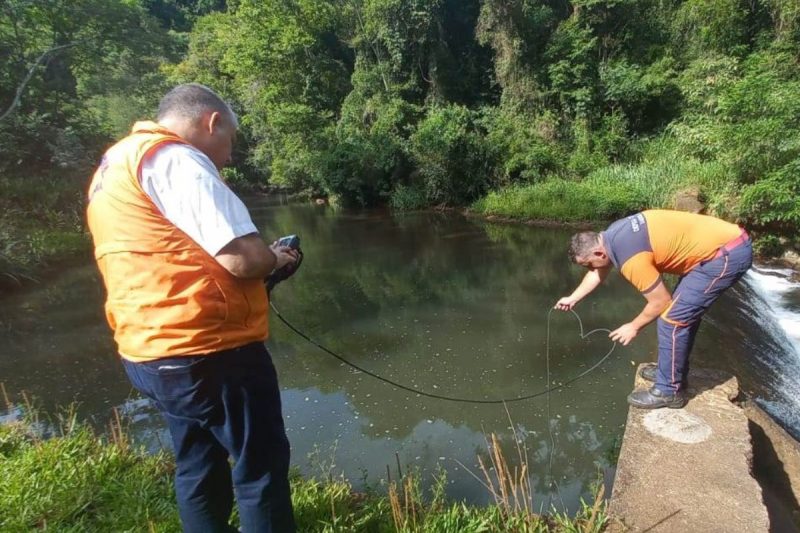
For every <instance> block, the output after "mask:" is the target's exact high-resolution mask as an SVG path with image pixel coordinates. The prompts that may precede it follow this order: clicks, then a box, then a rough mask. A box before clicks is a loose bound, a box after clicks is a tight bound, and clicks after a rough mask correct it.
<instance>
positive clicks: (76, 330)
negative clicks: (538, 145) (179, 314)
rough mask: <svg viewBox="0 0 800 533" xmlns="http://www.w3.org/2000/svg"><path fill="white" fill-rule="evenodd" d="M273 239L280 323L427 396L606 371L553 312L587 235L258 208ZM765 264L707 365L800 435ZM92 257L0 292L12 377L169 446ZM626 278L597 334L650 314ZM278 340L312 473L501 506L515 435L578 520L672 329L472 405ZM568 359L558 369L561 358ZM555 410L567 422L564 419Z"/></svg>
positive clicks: (709, 344)
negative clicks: (121, 417)
mask: <svg viewBox="0 0 800 533" xmlns="http://www.w3.org/2000/svg"><path fill="white" fill-rule="evenodd" d="M248 203H249V206H250V208H251V212H252V214H253V217H254V219H255V220H256V221H257V224H258V226H259V227H260V228H261V230H262V232H263V234H264V235H265V236H268V237H277V236H281V235H286V234H290V233H296V234H298V235H299V236H300V238H301V239H302V246H303V250H304V253H305V261H304V263H303V266H302V268H301V270H300V271H299V273H298V274H297V275H296V276H295V277H294V278H292V279H291V280H289V281H287V282H285V283H283V284H281V285H279V286H278V288H277V289H276V290H275V293H274V295H273V296H274V297H273V302H274V304H275V306H276V307H277V309H278V310H279V311H280V313H281V314H282V315H283V316H284V317H286V319H287V320H289V321H290V322H292V323H293V324H294V325H295V326H297V327H298V328H300V329H301V330H302V331H303V332H304V333H306V334H307V335H308V336H310V337H311V338H313V339H314V340H315V341H317V342H319V343H321V344H322V345H324V346H326V347H328V348H329V349H331V350H332V351H334V352H336V353H338V354H341V355H342V356H344V357H345V358H347V359H348V360H350V361H352V362H354V363H356V364H357V365H359V366H361V367H363V368H365V369H367V370H369V371H370V372H374V373H376V374H379V375H381V376H385V377H386V378H388V379H391V380H393V381H395V382H398V383H401V384H404V385H406V386H408V387H411V388H415V389H419V390H424V391H428V392H430V393H433V394H437V395H443V396H457V397H466V398H471V399H482V400H486V399H498V398H513V397H517V396H520V395H526V394H531V393H535V392H537V391H540V390H543V389H544V388H546V387H547V372H548V369H549V371H550V378H551V384H557V383H561V382H564V381H567V380H569V379H571V378H573V377H574V376H576V375H577V374H579V373H581V372H583V371H585V370H586V369H588V368H589V367H591V366H592V365H594V364H595V363H596V362H597V361H599V360H600V358H602V357H603V356H604V355H605V354H606V353H607V352H608V351H609V350H610V349H611V348H612V344H611V343H610V342H609V341H608V339H607V338H606V337H605V335H603V334H596V335H592V336H590V337H588V338H587V339H581V338H580V336H579V333H580V330H579V325H578V322H577V320H576V319H575V318H574V317H573V316H572V315H571V314H569V313H553V314H552V315H549V316H550V321H551V322H550V328H551V329H550V339H551V342H550V346H549V351H548V346H547V343H546V340H547V326H548V314H549V310H550V308H551V307H552V305H553V303H554V302H555V301H556V300H557V299H558V297H559V296H562V295H565V294H567V293H568V292H569V291H570V290H571V289H572V288H573V287H574V285H575V284H576V283H577V282H578V281H579V280H580V277H581V276H582V274H583V272H582V271H581V269H580V268H579V267H575V266H573V265H570V264H569V262H568V261H567V257H566V251H565V250H566V242H567V239H568V237H569V233H570V232H569V231H567V230H564V229H543V228H531V227H528V226H524V225H510V224H509V225H503V224H493V223H488V222H485V221H482V220H477V219H469V218H465V217H463V216H462V215H460V214H457V213H435V212H419V213H408V214H394V215H393V214H391V213H389V212H385V211H365V212H348V211H343V210H337V209H333V208H331V207H328V206H315V205H306V204H302V205H300V204H291V205H289V204H285V203H281V202H276V201H273V200H269V199H264V198H260V199H251V200H249V201H248ZM788 274H789V273H787V272H785V271H780V270H777V269H767V268H759V269H758V270H754V271H753V272H751V273H750V274H748V276H747V278H746V279H745V281H744V283H741V284H739V285H738V286H737V287H735V288H734V289H732V290H730V291H728V292H727V293H726V294H724V295H723V297H722V298H721V299H720V301H719V302H718V303H717V304H716V305H715V306H714V307H713V308H712V310H711V311H710V312H709V313H708V314H707V316H706V319H705V324H704V325H703V327H702V328H701V330H700V333H699V335H698V340H697V345H696V348H695V355H694V358H693V364H694V365H698V366H701V365H702V366H712V367H717V368H724V369H727V370H730V371H732V372H733V373H735V374H736V375H738V376H739V378H740V382H741V386H742V388H743V389H744V390H745V391H747V392H748V393H749V394H751V395H752V396H753V397H754V398H756V399H757V401H759V403H761V404H762V405H763V406H764V407H765V408H766V409H767V410H768V411H769V412H771V413H772V414H773V415H774V416H775V417H776V418H778V420H779V421H780V422H781V423H782V424H784V425H785V426H786V427H787V428H788V429H789V430H790V431H791V432H792V433H793V434H794V435H795V436H798V435H800V420H798V415H797V413H800V409H798V402H800V400H799V398H800V356H798V350H797V345H798V343H800V329H798V322H797V317H798V316H800V297H799V295H800V288H798V285H797V284H796V283H792V282H791V281H789V275H788ZM102 299H103V291H102V288H101V286H100V284H99V281H98V274H97V271H96V268H95V266H94V264H93V263H92V262H91V259H90V258H87V260H86V263H85V264H84V265H81V266H78V267H74V268H70V269H68V270H65V271H64V272H63V273H61V274H60V275H59V276H57V277H56V278H54V279H50V280H48V281H47V283H46V284H42V285H41V286H37V287H34V288H32V289H30V290H27V291H25V292H22V293H17V294H14V295H12V296H10V297H4V298H3V299H2V301H0V382H2V383H4V386H5V389H6V390H7V391H8V392H9V395H10V396H11V398H12V401H14V402H16V403H20V402H21V400H20V399H21V393H22V392H23V391H25V392H26V394H27V395H28V397H30V398H33V399H34V400H35V402H36V403H37V404H38V405H40V406H41V407H42V408H43V409H44V410H45V411H47V412H50V413H53V412H55V411H56V409H57V407H58V406H61V407H63V406H66V405H69V404H70V403H72V402H77V409H78V412H79V414H80V415H81V416H82V417H83V418H86V419H89V420H90V421H92V422H93V423H94V424H96V425H97V426H99V427H103V426H104V425H105V424H107V422H108V420H109V418H110V416H111V412H112V408H114V407H116V408H118V409H119V410H121V411H122V412H123V413H125V414H127V415H128V420H129V422H128V423H129V432H130V433H131V434H132V435H133V437H134V438H135V439H136V440H137V441H139V442H141V443H143V444H144V445H145V446H147V447H148V448H150V449H155V448H157V447H159V446H161V445H167V443H168V442H169V439H168V438H167V436H166V434H165V430H164V427H163V425H162V423H161V420H160V419H159V417H158V416H157V415H156V414H155V413H154V411H153V410H152V407H151V406H150V405H149V404H148V403H147V402H145V401H143V400H141V399H139V398H138V397H137V396H136V395H135V394H134V393H133V392H132V390H131V387H130V385H129V384H128V382H127V380H126V378H125V375H124V373H123V371H122V369H121V366H120V365H119V362H118V361H117V358H116V356H115V352H114V345H113V342H112V339H111V335H110V332H109V330H108V327H107V325H106V324H105V321H104V318H103V314H102ZM642 304H643V300H642V299H641V297H640V296H639V295H638V294H637V293H636V292H635V291H634V290H633V288H632V287H630V286H629V285H628V283H627V282H625V281H624V280H623V279H622V278H621V277H619V276H618V275H613V276H611V278H610V279H609V281H608V283H607V286H605V287H603V288H602V289H601V290H599V291H597V292H596V293H595V294H593V295H592V296H591V297H590V298H589V299H588V300H586V301H585V302H582V303H581V305H579V306H578V307H577V309H576V310H577V312H578V313H579V314H580V317H581V319H582V321H583V323H584V327H585V328H586V329H587V330H591V329H594V328H609V329H613V328H615V327H617V326H619V325H620V324H622V323H623V322H625V321H627V320H629V319H630V318H631V317H633V316H635V314H636V313H637V312H638V311H639V310H640V308H641V306H642ZM268 346H269V348H270V350H271V352H272V354H273V358H274V360H275V364H276V367H277V368H278V373H279V378H280V382H281V387H282V394H283V396H282V397H283V408H284V415H285V418H286V426H287V431H288V434H289V439H290V441H291V443H292V454H293V460H292V462H293V464H294V465H296V466H297V467H299V468H300V470H301V471H302V472H303V473H305V474H307V475H320V476H323V475H324V476H325V477H327V476H330V475H334V476H335V475H344V476H346V477H347V478H348V479H350V480H351V481H352V482H353V484H354V485H355V486H356V488H363V487H365V486H371V487H378V488H379V490H380V486H381V483H383V482H384V481H385V480H386V478H387V472H388V475H391V476H392V477H395V476H396V474H397V469H398V464H399V465H400V468H401V469H402V470H403V471H404V472H405V471H409V470H416V471H418V472H419V474H420V475H421V477H422V479H423V481H424V482H425V483H426V484H427V483H429V482H430V480H431V479H432V477H433V475H434V474H435V473H436V472H439V471H443V472H446V475H447V492H448V495H449V496H450V497H452V498H456V499H464V500H466V501H468V502H472V503H485V502H488V501H490V500H491V495H490V494H489V493H488V492H487V490H486V489H485V488H484V487H483V486H482V485H481V484H480V483H479V482H478V481H477V480H476V479H475V478H474V477H473V474H474V475H477V476H478V477H482V476H481V474H480V472H479V469H478V460H477V459H478V457H479V456H482V457H484V458H485V457H486V448H487V446H486V441H487V438H488V437H489V435H491V434H492V433H494V434H497V436H498V437H499V439H500V441H501V442H502V444H503V447H504V450H505V452H506V455H507V456H508V458H509V460H510V461H511V462H512V463H514V462H515V461H516V459H515V458H516V457H517V455H518V451H517V450H518V447H517V444H519V450H521V451H522V453H523V455H527V458H528V459H527V460H528V463H529V466H530V469H531V472H532V481H533V485H534V487H535V500H534V506H535V507H538V508H544V509H548V508H550V506H551V505H553V506H555V507H556V508H557V509H566V510H567V511H570V512H573V511H575V510H576V509H577V508H578V506H579V501H580V498H581V497H584V498H585V497H590V495H591V493H592V489H591V487H592V484H593V483H596V482H597V481H598V480H602V479H605V480H606V481H608V480H609V479H612V478H613V464H614V461H615V454H616V452H617V448H618V446H619V443H620V440H621V437H622V431H623V428H624V424H625V418H626V414H627V410H628V407H627V404H626V402H625V398H626V396H627V394H628V393H629V392H630V389H631V384H632V382H633V376H634V371H635V368H636V366H637V365H638V364H639V363H642V362H645V361H651V360H654V359H655V357H656V337H655V328H654V327H650V328H647V329H646V330H645V331H643V332H642V333H641V334H640V335H639V337H637V339H636V340H635V341H634V342H633V343H632V344H631V345H630V346H628V347H621V346H617V347H615V348H614V351H613V352H612V353H611V356H610V357H609V358H608V360H607V361H605V363H603V364H602V365H601V366H600V367H599V368H598V369H597V370H595V371H593V372H591V373H589V374H588V375H587V376H586V377H584V378H582V379H581V380H579V381H577V382H576V383H574V384H572V385H570V386H568V387H566V388H564V389H563V390H559V391H556V392H553V393H551V394H549V395H542V396H539V397H537V398H534V399H531V400H527V401H522V402H513V403H509V404H507V409H506V408H504V406H503V405H495V404H488V405H481V404H469V403H457V402H451V401H443V400H438V399H432V398H427V397H423V396H420V395H417V394H414V393H411V392H407V391H405V390H401V389H398V388H397V387H393V386H391V385H388V384H386V383H384V382H381V381H378V380H376V379H374V378H373V377H371V376H369V375H367V374H365V373H363V372H359V371H356V370H354V369H352V368H351V367H348V366H347V365H345V364H343V363H341V362H340V361H338V360H336V359H334V358H333V357H331V356H330V355H328V354H326V353H325V352H324V351H322V350H320V349H319V348H317V347H315V346H313V345H312V344H310V343H308V342H307V341H306V340H304V339H303V338H301V337H300V336H298V335H297V334H295V333H294V332H293V331H291V330H290V329H288V328H287V327H286V326H285V325H284V324H282V323H281V322H280V321H279V320H277V317H275V316H273V317H272V319H271V338H270V340H269V342H268ZM548 353H549V361H548V358H547V357H546V356H547V355H548ZM548 413H549V415H548Z"/></svg>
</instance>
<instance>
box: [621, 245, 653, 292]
mask: <svg viewBox="0 0 800 533" xmlns="http://www.w3.org/2000/svg"><path fill="white" fill-rule="evenodd" d="M619 271H620V273H621V274H622V275H623V276H624V277H625V279H627V280H628V281H630V282H631V284H632V285H633V286H634V287H636V288H637V289H638V290H639V291H640V292H642V293H644V294H647V293H648V292H650V291H652V290H653V289H655V288H656V285H658V282H659V281H661V272H659V271H658V269H657V268H656V264H655V260H654V256H653V252H639V253H638V254H636V255H634V256H632V257H631V258H630V259H628V260H627V261H625V263H623V265H622V267H621V268H620V269H619Z"/></svg>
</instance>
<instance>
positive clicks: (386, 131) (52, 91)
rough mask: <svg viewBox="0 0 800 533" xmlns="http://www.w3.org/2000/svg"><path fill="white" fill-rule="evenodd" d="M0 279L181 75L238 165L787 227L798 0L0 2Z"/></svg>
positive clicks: (558, 212) (275, 173)
mask: <svg viewBox="0 0 800 533" xmlns="http://www.w3.org/2000/svg"><path fill="white" fill-rule="evenodd" d="M0 71H1V73H0V193H1V194H2V195H1V196H0V208H2V211H0V277H3V276H2V275H5V277H7V278H12V279H17V280H18V279H20V278H21V277H24V276H25V275H26V272H29V271H30V270H29V268H30V267H31V265H36V264H40V263H42V262H46V261H47V260H48V258H50V257H57V256H59V255H60V254H61V255H63V254H68V253H69V252H70V250H74V249H76V248H80V247H81V246H83V245H84V244H82V243H85V237H84V236H83V215H82V213H83V208H84V200H83V192H84V191H83V189H84V188H85V184H86V183H87V180H88V176H89V174H90V173H91V170H92V167H93V165H94V164H95V162H96V161H97V160H98V158H99V156H100V155H101V153H102V151H103V149H104V148H105V147H106V146H108V145H109V144H110V143H111V142H112V141H113V139H115V138H118V137H120V136H122V135H124V133H125V132H126V131H127V130H128V129H129V127H130V125H131V124H132V122H133V121H134V120H136V119H139V118H149V117H152V116H153V114H154V110H155V108H156V105H157V102H158V99H159V98H160V96H161V95H162V94H163V93H164V92H165V91H166V90H167V89H168V88H169V87H171V86H172V85H174V84H177V83H181V82H186V81H198V82H200V83H204V84H206V85H208V86H210V87H212V88H213V89H215V90H217V91H218V92H220V94H222V95H223V96H224V97H226V98H227V99H229V100H230V101H231V102H232V104H233V105H234V108H235V110H236V111H237V112H238V113H239V115H240V118H241V125H242V132H241V135H240V142H239V144H238V146H237V148H236V151H237V153H236V157H235V165H234V166H233V167H231V168H229V169H226V170H225V177H226V179H228V180H229V181H230V182H231V183H233V184H235V185H237V186H247V185H248V184H249V185H253V184H257V185H262V186H263V185H267V184H269V185H270V186H272V187H280V188H285V189H289V190H292V191H296V192H301V193H303V194H306V195H309V196H326V197H330V198H332V199H334V200H336V201H337V202H339V203H340V204H341V205H345V206H350V205H353V206H376V205H390V206H392V207H394V208H397V209H416V208H422V207H428V206H469V207H471V208H472V209H473V210H476V211H478V212H482V213H486V214H499V215H506V216H516V217H524V218H545V219H552V220H561V221H563V220H575V219H609V218H611V217H614V216H619V215H623V214H626V213H628V212H630V211H633V210H636V209H640V208H644V207H670V206H671V205H672V202H673V201H674V197H675V195H676V194H679V193H684V192H688V193H689V194H691V195H693V196H695V197H697V198H699V200H700V201H701V202H702V203H703V204H704V206H705V209H706V211H707V212H708V213H711V214H716V215H718V216H721V217H724V218H726V219H729V220H734V221H738V222H741V223H743V224H745V225H747V226H748V227H749V228H752V229H753V230H754V231H755V233H756V234H757V235H760V240H759V245H760V250H761V251H762V253H769V252H773V253H776V252H780V251H782V250H784V249H786V248H790V247H792V246H795V247H796V246H797V244H798V230H800V202H798V194H799V193H800V2H798V1H797V0H229V1H227V2H225V1H224V0H195V1H190V0H2V2H1V3H0Z"/></svg>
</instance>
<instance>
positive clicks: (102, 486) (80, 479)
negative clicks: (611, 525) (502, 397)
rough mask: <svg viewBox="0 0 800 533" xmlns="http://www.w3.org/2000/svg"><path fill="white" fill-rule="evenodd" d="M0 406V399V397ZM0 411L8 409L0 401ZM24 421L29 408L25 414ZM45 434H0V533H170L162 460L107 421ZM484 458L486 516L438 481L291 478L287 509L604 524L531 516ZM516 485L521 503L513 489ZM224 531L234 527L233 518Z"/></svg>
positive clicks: (477, 528)
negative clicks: (382, 487)
mask: <svg viewBox="0 0 800 533" xmlns="http://www.w3.org/2000/svg"><path fill="white" fill-rule="evenodd" d="M3 397H6V395H5V392H4V391H3ZM6 402H7V404H8V405H7V407H8V408H9V409H10V407H13V406H12V405H11V404H10V402H8V399H7V398H6ZM25 410H26V411H27V412H28V413H31V412H35V411H31V407H30V406H27V407H26V408H25ZM48 427H52V428H55V430H54V431H53V432H52V435H51V436H50V438H44V437H43V436H42V432H41V431H40V430H38V429H35V428H41V425H38V424H35V425H31V419H30V418H29V419H28V420H26V421H24V422H14V423H11V424H5V425H0V531H4V532H5V531H9V532H23V531H32V530H38V529H46V530H52V531H59V532H61V531H65V532H106V531H151V532H173V531H175V532H177V531H180V521H179V518H178V513H177V507H176V502H175V497H174V494H173V483H172V477H173V473H174V463H173V460H172V457H171V456H170V455H169V454H166V453H158V454H155V455H149V454H147V453H145V452H144V450H142V449H140V448H138V447H136V446H134V445H132V444H131V442H130V441H129V439H128V437H127V436H126V431H125V428H124V423H123V421H122V420H120V419H119V418H118V417H117V418H115V419H114V421H113V422H112V424H111V428H110V431H109V434H108V436H107V437H103V436H98V435H96V434H95V433H94V432H93V431H92V430H90V429H89V428H88V427H87V426H85V425H83V424H80V423H78V422H77V421H76V419H75V416H74V413H73V412H69V411H68V412H66V414H64V415H62V416H61V417H59V418H58V420H57V421H56V422H51V423H50V425H49V426H48ZM491 442H492V443H493V444H492V445H491V446H492V448H493V449H492V450H490V455H491V457H492V459H491V461H492V462H493V463H492V464H493V466H492V467H491V468H492V469H493V470H494V471H495V472H497V474H498V476H499V477H495V476H490V475H489V470H490V468H488V467H487V468H486V478H485V483H486V484H487V486H489V485H491V486H494V487H495V488H493V489H490V490H493V491H494V492H495V493H496V496H497V498H496V502H495V503H496V504H495V505H490V506H487V507H477V506H469V505H466V504H464V503H459V502H448V501H447V499H446V497H445V487H446V478H445V476H444V474H443V473H440V474H439V475H438V476H437V477H436V480H435V483H434V487H433V488H432V489H431V491H430V495H428V496H426V495H425V494H424V493H423V492H424V491H423V490H422V489H421V488H420V482H419V476H418V475H417V474H415V473H413V472H412V473H406V474H405V475H404V474H402V472H399V466H398V473H399V475H398V477H397V479H396V480H395V481H393V482H392V481H390V482H389V485H388V494H387V495H385V496H384V495H382V494H379V493H378V492H377V491H372V490H371V491H368V492H366V493H356V492H355V491H354V490H353V487H352V486H351V484H350V483H349V482H348V481H347V480H345V479H344V478H343V477H341V476H339V477H334V476H330V475H328V476H324V477H326V479H323V480H318V479H313V478H312V479H303V478H301V477H300V476H299V475H297V474H296V473H294V474H293V475H292V479H291V484H292V500H293V502H294V507H295V518H296V520H297V524H298V530H299V531H301V532H312V531H314V532H317V531H319V532H331V533H333V532H337V533H338V532H352V533H361V532H389V531H397V532H404V533H418V532H419V533H462V532H475V533H477V532H496V533H500V532H520V533H523V532H524V533H544V532H599V531H601V530H602V528H603V526H604V524H605V521H606V518H605V510H604V506H603V500H602V492H599V493H598V495H597V498H596V500H595V502H594V504H593V505H591V506H590V505H587V504H584V505H583V507H582V509H581V511H580V512H579V514H578V516H576V517H569V516H567V515H566V514H558V513H556V514H552V515H548V516H540V515H536V514H534V513H533V512H532V510H531V509H532V507H531V505H529V503H531V502H532V500H531V498H530V485H527V484H526V483H527V482H523V483H519V482H518V480H519V479H522V478H525V479H527V477H528V470H527V466H522V467H521V468H522V470H521V471H518V472H517V473H514V470H513V469H509V468H508V463H507V461H506V460H505V458H504V456H503V453H502V450H500V447H499V441H498V439H497V437H496V436H494V435H493V436H492V437H491ZM496 483H501V484H503V485H505V486H506V487H514V486H517V487H521V486H524V487H525V488H524V489H523V491H522V492H520V493H519V494H521V495H522V498H521V499H519V500H516V501H515V500H514V498H515V496H514V493H515V492H514V489H513V488H511V490H507V489H498V488H497V487H499V486H500V485H496ZM232 523H233V525H234V526H236V523H237V518H236V516H235V515H234V517H233V519H232Z"/></svg>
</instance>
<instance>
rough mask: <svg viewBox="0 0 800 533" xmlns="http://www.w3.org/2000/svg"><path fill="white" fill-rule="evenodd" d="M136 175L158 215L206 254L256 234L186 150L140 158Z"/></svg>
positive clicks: (205, 166) (201, 160) (200, 158)
mask: <svg viewBox="0 0 800 533" xmlns="http://www.w3.org/2000/svg"><path fill="white" fill-rule="evenodd" d="M139 177H140V181H141V185H142V189H143V190H144V192H145V194H147V195H148V196H149V197H150V199H151V200H152V201H153V203H154V204H155V205H156V207H157V208H158V209H159V210H160V211H161V213H162V214H163V215H164V217H166V218H167V220H169V221H170V222H172V223H173V224H175V226H176V227H177V228H178V229H180V230H181V231H183V232H184V233H186V234H187V235H188V236H189V237H191V238H192V240H194V241H195V242H196V243H197V244H198V245H199V246H200V247H201V248H203V249H204V250H205V251H206V252H208V253H209V254H210V255H212V256H214V255H216V254H217V252H219V251H220V250H221V249H222V248H223V247H225V245H226V244H228V243H229V242H231V241H232V240H233V239H236V238H237V237H242V236H244V235H248V234H251V233H257V232H258V230H257V229H256V226H255V224H253V221H252V219H251V218H250V213H249V212H248V211H247V208H246V207H245V205H244V203H243V202H242V201H241V200H240V199H239V198H238V197H237V196H236V195H235V194H234V193H233V191H231V190H230V189H229V188H228V186H227V185H225V182H224V181H223V180H222V178H221V177H220V175H219V172H218V171H217V169H216V167H214V164H213V163H212V162H211V160H210V159H209V158H208V157H207V156H206V155H205V154H203V153H202V152H200V151H199V150H197V149H196V148H194V147H192V146H188V145H185V144H172V145H167V146H164V147H162V148H160V149H158V150H157V151H156V152H155V153H154V154H152V155H151V156H149V157H147V158H146V159H145V160H144V162H143V163H142V167H141V171H140V174H139Z"/></svg>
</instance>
